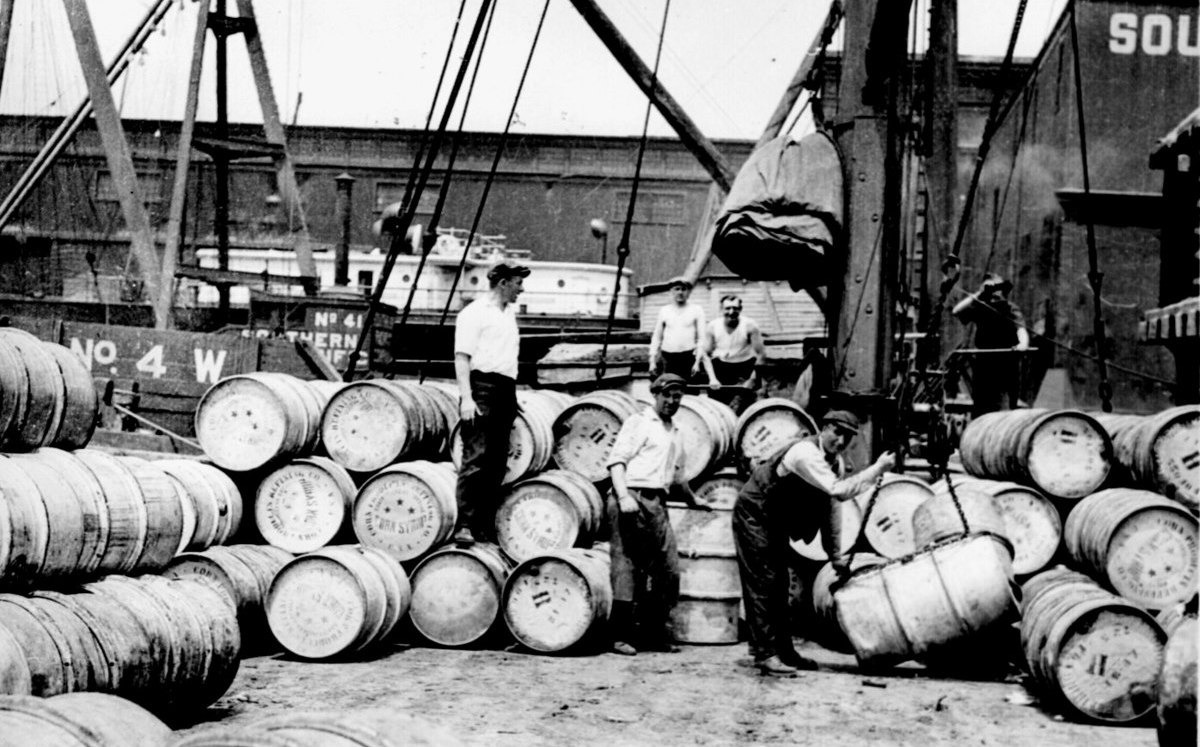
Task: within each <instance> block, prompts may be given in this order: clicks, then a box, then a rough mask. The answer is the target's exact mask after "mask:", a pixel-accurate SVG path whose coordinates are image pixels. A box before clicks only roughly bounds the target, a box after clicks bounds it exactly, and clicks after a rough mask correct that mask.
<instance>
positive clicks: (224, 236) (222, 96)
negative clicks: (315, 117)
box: [209, 0, 229, 317]
mask: <svg viewBox="0 0 1200 747" xmlns="http://www.w3.org/2000/svg"><path fill="white" fill-rule="evenodd" d="M226 21H227V16H226V15H225V0H217V12H216V16H215V17H210V19H209V22H210V23H211V24H215V25H214V27H213V30H214V32H215V34H214V36H216V42H217V45H216V58H217V127H216V136H217V138H218V139H219V140H222V141H224V140H228V139H229V81H228V78H227V76H228V73H229V65H228V62H229V59H228V55H227V49H228V45H227V44H226V39H227V37H228V26H227V23H226ZM212 157H213V166H214V169H213V173H214V174H215V176H216V182H217V184H216V190H215V195H214V202H215V204H214V205H213V221H214V224H215V229H216V234H217V268H218V269H221V270H228V269H229V159H228V157H227V156H226V155H225V154H224V153H223V152H215V153H213V154H212ZM217 292H218V309H219V311H220V314H221V316H222V317H225V316H226V315H227V314H228V313H229V285H228V284H225V283H222V284H221V285H218V286H217Z"/></svg>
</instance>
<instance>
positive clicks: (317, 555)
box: [266, 545, 409, 659]
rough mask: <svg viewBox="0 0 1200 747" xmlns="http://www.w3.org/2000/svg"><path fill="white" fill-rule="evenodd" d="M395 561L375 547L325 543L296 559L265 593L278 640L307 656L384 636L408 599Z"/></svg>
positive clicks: (357, 647)
mask: <svg viewBox="0 0 1200 747" xmlns="http://www.w3.org/2000/svg"><path fill="white" fill-rule="evenodd" d="M399 568H400V566H399V564H397V563H395V562H394V561H391V560H390V559H385V556H383V555H382V554H381V553H380V552H379V551H378V550H374V549H372V548H369V547H360V546H355V545H335V546H331V547H324V548H321V549H320V550H317V551H315V552H312V553H309V554H307V555H302V556H300V557H298V558H294V559H293V560H291V561H289V562H288V563H287V564H286V565H284V566H283V568H281V569H280V570H279V572H278V573H276V574H275V578H274V580H273V581H272V582H271V587H270V589H269V590H268V592H267V602H266V609H267V622H268V624H269V625H270V628H271V632H272V633H273V634H274V635H275V639H276V640H277V641H279V644H280V645H281V646H283V647H284V648H285V649H287V650H288V651H289V652H291V653H292V654H295V655H296V656H299V657H302V658H306V659H329V658H333V657H336V656H340V655H343V654H348V653H351V652H355V651H361V650H363V649H366V648H368V647H370V646H372V645H375V644H378V643H380V642H382V641H384V640H386V639H387V638H388V636H390V635H391V633H392V632H393V630H394V628H395V625H396V623H397V622H398V621H399V619H400V617H401V616H402V615H403V614H404V610H405V609H407V607H408V603H409V597H408V593H407V592H408V589H407V586H404V585H402V584H401V583H400V581H399V578H400V574H401V573H402V572H403V571H402V570H399Z"/></svg>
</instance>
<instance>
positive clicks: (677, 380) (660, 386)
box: [650, 373, 687, 394]
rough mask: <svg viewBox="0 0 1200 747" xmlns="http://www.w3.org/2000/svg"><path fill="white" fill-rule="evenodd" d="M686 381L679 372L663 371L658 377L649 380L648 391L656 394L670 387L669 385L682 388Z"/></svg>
mask: <svg viewBox="0 0 1200 747" xmlns="http://www.w3.org/2000/svg"><path fill="white" fill-rule="evenodd" d="M686 385H687V382H686V381H684V380H683V377H682V376H680V375H679V374H673V373H665V374H659V376H658V378H657V379H655V380H654V381H652V382H650V391H651V392H653V393H655V394H658V393H659V392H661V391H663V390H665V389H670V388H671V387H680V388H683V387H684V386H686Z"/></svg>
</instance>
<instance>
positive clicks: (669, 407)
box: [608, 373, 705, 656]
mask: <svg viewBox="0 0 1200 747" xmlns="http://www.w3.org/2000/svg"><path fill="white" fill-rule="evenodd" d="M683 387H684V380H683V377H681V376H678V375H676V374H672V373H665V374H662V375H661V376H659V377H658V378H656V379H655V380H654V382H653V383H651V385H650V391H651V393H653V394H654V407H647V408H646V409H645V410H642V411H641V412H639V413H637V414H636V415H634V416H633V417H631V418H629V419H628V420H626V421H625V423H624V424H623V425H622V426H621V430H620V431H619V432H618V433H617V438H616V441H614V442H613V447H612V452H611V453H610V454H609V457H608V472H609V475H611V477H612V494H611V496H610V498H609V501H608V519H609V524H610V526H611V527H612V566H611V573H610V578H611V581H612V590H613V607H612V617H611V623H612V630H613V644H612V650H613V652H614V653H618V654H624V655H625V656H633V655H635V654H637V652H638V647H640V648H641V649H642V650H644V651H666V652H675V651H678V650H679V649H678V648H677V647H676V646H675V644H674V636H673V635H672V632H671V619H670V615H671V609H672V608H673V607H674V606H675V602H676V600H677V599H678V598H679V551H678V550H677V548H676V545H675V532H674V531H673V530H672V529H671V522H670V521H669V520H668V519H667V507H666V501H667V497H668V495H670V496H671V497H678V498H680V499H682V500H683V501H684V502H685V503H687V504H688V505H690V506H692V507H693V508H700V509H701V510H705V509H704V508H703V507H700V506H698V505H697V503H696V495H695V493H693V492H692V489H691V487H689V486H688V484H687V481H686V480H684V479H683V477H682V469H683V465H684V464H685V460H684V448H683V434H682V433H681V432H680V430H679V428H678V427H677V426H676V425H675V423H674V422H673V420H672V418H673V417H674V415H675V413H676V412H677V411H678V410H679V403H680V402H681V401H682V400H683ZM638 627H640V628H641V636H638V635H637V628H638ZM635 641H636V642H637V645H636V647H635V645H634V642H635Z"/></svg>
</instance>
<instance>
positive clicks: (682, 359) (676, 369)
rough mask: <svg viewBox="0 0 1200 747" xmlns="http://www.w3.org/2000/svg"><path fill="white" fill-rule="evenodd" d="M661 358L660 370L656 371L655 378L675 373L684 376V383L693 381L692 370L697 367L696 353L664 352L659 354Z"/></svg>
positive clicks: (688, 351)
mask: <svg viewBox="0 0 1200 747" xmlns="http://www.w3.org/2000/svg"><path fill="white" fill-rule="evenodd" d="M659 356H660V360H659V364H658V368H656V369H655V370H654V376H655V377H657V376H659V375H661V374H665V373H673V374H675V375H677V376H682V377H683V380H684V381H691V380H692V368H693V367H694V366H695V365H696V351H694V350H685V351H683V352H682V353H668V352H667V351H665V350H664V351H662V352H660V353H659Z"/></svg>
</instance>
